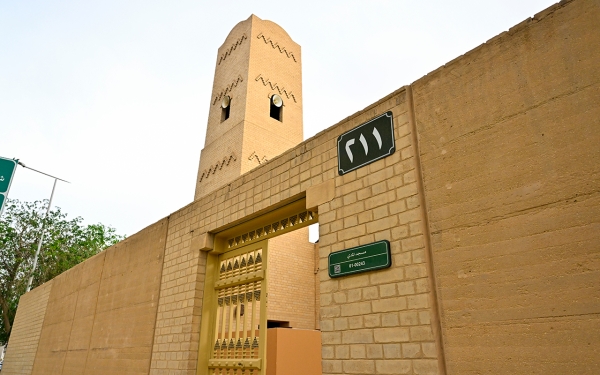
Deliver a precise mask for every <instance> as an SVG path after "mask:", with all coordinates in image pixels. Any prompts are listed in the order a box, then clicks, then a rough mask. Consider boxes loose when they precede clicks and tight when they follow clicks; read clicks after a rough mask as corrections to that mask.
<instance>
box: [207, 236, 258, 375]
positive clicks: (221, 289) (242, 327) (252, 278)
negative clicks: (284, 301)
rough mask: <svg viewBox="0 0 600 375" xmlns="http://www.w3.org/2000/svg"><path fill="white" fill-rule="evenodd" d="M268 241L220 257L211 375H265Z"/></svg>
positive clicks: (210, 362) (216, 285)
mask: <svg viewBox="0 0 600 375" xmlns="http://www.w3.org/2000/svg"><path fill="white" fill-rule="evenodd" d="M266 258H267V241H261V242H257V243H254V244H251V245H248V246H244V247H242V248H239V249H236V250H233V251H230V252H227V253H224V254H221V255H219V260H218V271H217V272H218V276H217V277H216V281H215V283H214V293H215V297H216V298H215V306H213V309H214V310H213V311H215V313H214V314H212V316H213V340H212V342H213V346H212V353H211V356H210V359H209V361H208V368H209V374H211V375H263V374H264V369H265V365H266V364H265V361H266V358H265V354H266V350H265V349H266V347H265V346H266V334H267V314H266V312H267V309H266V290H267V280H266V276H267V269H266V268H267V267H266V265H267V259H266Z"/></svg>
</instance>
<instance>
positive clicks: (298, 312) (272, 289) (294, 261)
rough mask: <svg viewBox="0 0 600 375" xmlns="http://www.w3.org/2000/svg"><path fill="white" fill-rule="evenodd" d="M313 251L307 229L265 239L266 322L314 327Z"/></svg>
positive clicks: (296, 326)
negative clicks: (266, 245) (266, 267)
mask: <svg viewBox="0 0 600 375" xmlns="http://www.w3.org/2000/svg"><path fill="white" fill-rule="evenodd" d="M314 251H315V246H314V244H312V243H310V242H308V227H305V228H301V229H298V230H295V231H293V232H290V233H286V234H284V235H281V236H278V237H275V238H272V239H270V240H269V255H268V257H267V258H268V262H269V267H268V277H269V287H268V288H269V292H268V293H269V304H268V310H267V319H269V320H277V321H283V322H289V323H290V327H292V328H303V329H314V328H315V257H314Z"/></svg>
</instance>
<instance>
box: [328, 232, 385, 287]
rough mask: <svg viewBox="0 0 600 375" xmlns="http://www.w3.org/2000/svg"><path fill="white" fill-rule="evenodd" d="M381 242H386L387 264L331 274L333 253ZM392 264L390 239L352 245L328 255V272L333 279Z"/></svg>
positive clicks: (375, 269) (354, 249) (379, 268)
mask: <svg viewBox="0 0 600 375" xmlns="http://www.w3.org/2000/svg"><path fill="white" fill-rule="evenodd" d="M379 243H385V248H386V254H387V263H386V264H385V265H381V266H377V267H372V268H369V269H357V270H356V271H352V272H346V273H343V274H337V275H332V274H331V256H332V255H338V254H341V253H344V252H347V251H356V250H358V249H362V248H363V247H367V246H372V245H375V244H379ZM391 265H392V252H391V247H390V241H388V240H381V241H375V242H371V243H368V244H366V245H360V246H356V247H351V248H349V249H344V250H340V251H334V252H333V253H329V255H328V256H327V273H328V274H329V277H330V278H332V279H333V278H337V277H342V276H348V275H354V274H357V273H362V272H369V271H377V270H381V269H384V268H390V267H391Z"/></svg>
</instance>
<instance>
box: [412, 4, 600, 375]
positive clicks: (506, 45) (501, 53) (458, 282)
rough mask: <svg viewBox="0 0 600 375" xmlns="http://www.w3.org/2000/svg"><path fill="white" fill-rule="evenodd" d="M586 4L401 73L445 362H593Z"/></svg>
mask: <svg viewBox="0 0 600 375" xmlns="http://www.w3.org/2000/svg"><path fill="white" fill-rule="evenodd" d="M598 20H600V3H599V2H597V1H573V2H572V3H567V4H565V2H561V4H557V5H556V6H554V7H551V8H549V9H547V10H545V11H542V12H540V13H538V14H537V15H535V16H534V17H533V18H531V19H528V20H526V21H524V22H522V23H521V24H519V25H517V26H515V27H513V28H511V29H510V30H509V31H508V32H506V33H503V34H500V35H499V36H497V37H495V38H493V39H492V40H490V41H488V42H487V43H485V44H484V45H482V46H480V47H478V48H476V49H475V50H473V51H471V52H468V53H466V54H465V55H464V56H461V57H459V58H457V59H456V60H454V61H453V62H450V63H448V64H446V65H445V66H444V67H442V68H440V69H438V70H436V71H435V72H432V73H430V74H428V75H427V76H426V77H423V78H422V79H420V80H418V81H417V82H415V83H414V84H413V85H412V88H413V95H414V103H415V104H414V107H415V117H416V122H417V130H418V134H419V140H420V141H419V147H420V151H421V165H422V171H423V181H424V187H425V198H426V202H427V209H428V213H429V227H430V231H431V244H432V249H433V260H434V265H435V276H436V281H437V283H438V288H439V296H440V306H441V314H442V315H441V316H442V327H443V337H444V352H445V355H446V359H447V364H448V373H449V374H481V373H494V374H516V373H522V374H592V373H599V372H600V360H599V359H598V358H599V357H598V351H597V345H596V344H594V343H598V342H600V330H599V328H600V289H599V288H598V280H600V215H599V212H600V194H599V191H600V178H599V177H600V176H599V175H598V172H599V168H598V161H599V160H600V148H599V147H598V145H600V132H599V129H600V105H599V104H600V103H599V98H600V75H599V73H598V72H599V70H598V68H599V67H600V50H599V49H598V48H595V47H592V46H597V45H599V44H600V33H599V32H598V27H597V26H598Z"/></svg>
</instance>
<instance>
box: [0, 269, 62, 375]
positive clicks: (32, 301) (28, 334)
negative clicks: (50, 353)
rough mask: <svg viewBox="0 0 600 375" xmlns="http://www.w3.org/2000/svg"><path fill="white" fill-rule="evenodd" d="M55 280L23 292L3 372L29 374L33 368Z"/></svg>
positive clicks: (15, 374)
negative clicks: (25, 292)
mask: <svg viewBox="0 0 600 375" xmlns="http://www.w3.org/2000/svg"><path fill="white" fill-rule="evenodd" d="M53 283H54V281H53V280H50V281H49V282H47V283H45V284H44V285H41V286H39V287H37V288H35V289H34V290H32V291H31V292H29V293H27V294H25V295H23V296H22V297H21V299H20V300H19V310H18V312H17V316H16V317H15V322H14V324H13V328H12V335H11V336H10V350H8V351H7V352H6V356H5V357H4V366H3V368H2V374H3V375H6V374H9V375H29V374H31V371H32V370H33V362H34V361H35V353H36V352H37V349H38V344H39V341H40V334H41V332H42V324H43V323H44V315H46V308H47V306H48V297H50V290H52V284H53Z"/></svg>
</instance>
